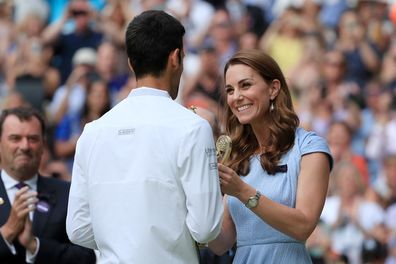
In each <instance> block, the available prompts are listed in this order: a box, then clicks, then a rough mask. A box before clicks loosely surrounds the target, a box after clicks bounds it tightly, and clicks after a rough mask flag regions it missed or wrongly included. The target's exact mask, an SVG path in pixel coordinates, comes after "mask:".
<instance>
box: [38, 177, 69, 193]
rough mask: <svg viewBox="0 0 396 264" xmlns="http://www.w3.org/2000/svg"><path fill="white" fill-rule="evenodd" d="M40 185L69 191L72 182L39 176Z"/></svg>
mask: <svg viewBox="0 0 396 264" xmlns="http://www.w3.org/2000/svg"><path fill="white" fill-rule="evenodd" d="M38 179H39V184H40V183H41V184H43V185H44V186H50V187H52V188H56V189H59V190H69V188H70V182H67V181H64V180H61V179H57V178H53V177H47V176H42V175H39V178H38Z"/></svg>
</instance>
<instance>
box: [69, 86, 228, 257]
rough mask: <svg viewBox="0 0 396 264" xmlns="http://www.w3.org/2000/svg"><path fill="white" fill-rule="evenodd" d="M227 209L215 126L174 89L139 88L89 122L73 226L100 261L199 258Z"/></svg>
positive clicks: (79, 156)
mask: <svg viewBox="0 0 396 264" xmlns="http://www.w3.org/2000/svg"><path fill="white" fill-rule="evenodd" d="M222 214H223V205H222V201H221V192H220V187H219V178H218V171H217V161H216V154H215V148H214V141H213V136H212V131H211V128H210V126H209V124H208V122H207V121H206V120H204V119H202V118H200V117H199V116H198V115H196V114H194V113H193V112H192V111H190V110H188V109H186V108H184V107H183V106H181V105H179V104H178V103H176V102H174V101H173V100H172V99H171V98H170V96H169V95H168V93H167V92H164V91H161V90H158V89H152V88H139V89H134V90H132V92H131V93H130V94H129V96H128V97H127V98H126V99H125V100H123V101H122V102H120V103H119V104H118V105H116V106H115V107H114V108H113V109H111V110H110V111H109V112H108V113H106V114H105V115H104V116H103V117H102V118H100V119H98V120H97V121H94V122H91V123H89V124H88V125H86V126H85V128H84V131H83V133H82V135H81V137H80V139H79V141H78V143H77V148H76V155H75V161H74V167H73V175H72V184H71V189H70V196H69V205H68V215H67V221H66V225H67V234H68V236H69V238H70V240H71V241H72V242H74V243H76V244H78V245H81V246H85V247H89V248H93V249H98V250H99V251H100V260H99V262H100V263H112V264H114V263H127V264H133V263H137V264H150V263H153V264H158V263H169V264H177V263H198V258H197V251H196V248H195V245H194V240H195V241H198V242H201V243H204V242H208V241H210V240H213V239H214V238H216V236H217V235H218V233H219V232H220V229H221V220H222Z"/></svg>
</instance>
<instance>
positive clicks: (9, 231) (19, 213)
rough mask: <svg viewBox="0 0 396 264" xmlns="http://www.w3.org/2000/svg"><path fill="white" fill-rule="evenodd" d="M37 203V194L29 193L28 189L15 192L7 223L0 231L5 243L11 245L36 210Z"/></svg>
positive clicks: (24, 188)
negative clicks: (31, 213) (30, 214)
mask: <svg viewBox="0 0 396 264" xmlns="http://www.w3.org/2000/svg"><path fill="white" fill-rule="evenodd" d="M37 202H38V199H37V192H34V191H29V187H27V186H25V187H23V188H22V189H20V190H19V191H17V193H16V195H15V200H14V203H13V204H12V207H11V212H10V215H9V217H8V219H7V222H6V223H5V224H4V225H3V226H2V227H1V229H0V232H1V234H2V236H3V238H4V239H5V240H7V242H9V243H10V244H11V243H12V242H13V241H14V240H15V238H16V237H17V236H18V235H19V234H20V233H21V232H22V231H23V229H24V227H25V222H26V219H27V218H29V213H30V212H32V211H34V210H35V209H36V204H37Z"/></svg>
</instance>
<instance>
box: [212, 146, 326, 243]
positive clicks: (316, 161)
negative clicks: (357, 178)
mask: <svg viewBox="0 0 396 264" xmlns="http://www.w3.org/2000/svg"><path fill="white" fill-rule="evenodd" d="M329 173H330V165H329V160H328V157H327V156H326V154H324V153H311V154H307V155H304V156H303V157H302V159H301V170H300V175H299V177H298V187H297V198H296V208H291V207H288V206H285V205H282V204H280V203H277V202H274V201H272V200H270V199H268V198H267V197H265V196H264V195H262V196H261V197H260V199H259V203H258V205H257V207H255V208H252V209H251V210H252V211H253V212H254V213H255V214H257V215H258V216H259V217H260V218H261V219H262V220H263V221H265V222H266V223H267V224H269V225H271V226H272V227H273V228H275V229H277V230H279V231H280V232H282V233H285V234H287V235H289V236H291V237H293V238H295V239H297V240H299V241H305V240H306V239H307V238H308V237H309V236H310V234H311V233H312V231H313V230H314V228H315V226H316V224H317V222H318V219H319V217H320V214H321V212H322V209H323V205H324V201H325V198H326V193H327V187H328V181H329ZM219 175H220V183H221V187H222V191H223V192H224V193H226V194H229V195H232V196H235V197H236V198H238V199H239V200H240V201H241V202H242V203H243V204H245V203H246V202H247V201H248V199H249V197H251V196H254V195H255V194H256V189H255V188H253V187H252V186H250V185H248V184H247V183H245V182H243V181H242V180H241V179H240V178H239V176H238V175H237V174H236V173H235V172H234V171H233V170H232V169H230V168H228V167H226V166H223V165H221V164H219ZM268 188H271V186H268Z"/></svg>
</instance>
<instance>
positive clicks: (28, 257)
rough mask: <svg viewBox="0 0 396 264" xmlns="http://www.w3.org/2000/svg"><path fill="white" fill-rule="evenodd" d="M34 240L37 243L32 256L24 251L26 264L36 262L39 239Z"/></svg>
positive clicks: (27, 251)
mask: <svg viewBox="0 0 396 264" xmlns="http://www.w3.org/2000/svg"><path fill="white" fill-rule="evenodd" d="M34 239H36V243H37V247H36V251H35V252H34V253H33V254H32V253H30V251H29V250H26V263H34V262H35V261H36V257H37V253H38V251H39V248H40V239H38V238H37V237H35V238H34Z"/></svg>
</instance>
